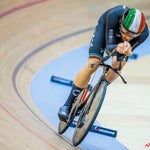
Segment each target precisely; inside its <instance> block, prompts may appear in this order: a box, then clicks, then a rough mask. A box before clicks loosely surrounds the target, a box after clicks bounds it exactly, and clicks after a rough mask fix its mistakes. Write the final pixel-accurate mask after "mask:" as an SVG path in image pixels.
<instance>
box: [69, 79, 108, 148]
mask: <svg viewBox="0 0 150 150" xmlns="http://www.w3.org/2000/svg"><path fill="white" fill-rule="evenodd" d="M106 89H107V84H106V82H105V81H104V82H102V83H101V85H100V86H99V87H97V86H95V88H94V89H93V90H92V91H91V93H90V95H89V96H88V98H87V103H86V105H85V106H84V108H83V111H82V113H81V114H80V116H79V119H78V122H77V125H76V128H75V131H74V134H73V139H72V143H73V145H74V146H77V145H79V144H80V143H81V142H82V140H83V139H84V138H85V136H86V135H87V133H88V131H89V130H90V128H91V126H92V125H93V123H94V121H95V119H96V117H97V115H98V113H99V110H100V108H101V106H102V103H103V100H104V97H105V93H106ZM91 102H92V103H91Z"/></svg>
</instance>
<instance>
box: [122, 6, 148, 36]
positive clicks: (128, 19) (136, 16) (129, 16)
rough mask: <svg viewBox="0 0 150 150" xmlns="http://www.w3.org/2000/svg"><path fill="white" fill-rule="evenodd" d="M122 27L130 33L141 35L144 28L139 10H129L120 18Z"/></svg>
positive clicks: (143, 18) (143, 21)
mask: <svg viewBox="0 0 150 150" xmlns="http://www.w3.org/2000/svg"><path fill="white" fill-rule="evenodd" d="M122 25H123V27H125V28H126V29H127V30H128V31H130V32H133V33H137V34H138V33H141V32H142V31H143V30H144V27H145V16H144V14H143V13H142V12H141V11H140V10H138V9H136V8H130V9H128V10H126V11H125V12H124V14H123V16H122Z"/></svg>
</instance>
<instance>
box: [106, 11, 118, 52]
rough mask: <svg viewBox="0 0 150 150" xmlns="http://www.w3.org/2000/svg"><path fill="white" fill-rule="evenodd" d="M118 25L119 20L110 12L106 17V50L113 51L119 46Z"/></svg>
mask: <svg viewBox="0 0 150 150" xmlns="http://www.w3.org/2000/svg"><path fill="white" fill-rule="evenodd" d="M117 23H118V21H117V18H116V17H115V16H113V15H112V14H111V13H110V12H108V13H107V17H106V31H105V39H106V49H107V50H110V51H111V50H112V49H114V48H115V47H116V46H117V41H116V35H115V34H116V29H115V27H116V24H117Z"/></svg>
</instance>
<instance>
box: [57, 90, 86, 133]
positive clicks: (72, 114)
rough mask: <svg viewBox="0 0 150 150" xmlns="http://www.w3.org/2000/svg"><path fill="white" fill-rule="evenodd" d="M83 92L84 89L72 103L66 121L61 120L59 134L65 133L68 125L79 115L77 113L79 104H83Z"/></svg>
mask: <svg viewBox="0 0 150 150" xmlns="http://www.w3.org/2000/svg"><path fill="white" fill-rule="evenodd" d="M83 93H84V90H83V91H82V92H81V93H80V94H79V96H78V97H77V98H76V100H75V101H74V103H73V104H72V107H71V110H70V113H69V117H68V120H66V121H62V120H60V121H59V126H58V133H59V134H63V133H64V132H65V131H66V130H67V129H68V127H69V126H70V124H71V123H72V121H73V119H74V118H75V116H76V115H77V113H78V111H79V106H80V105H81V103H80V101H81V98H82V95H83Z"/></svg>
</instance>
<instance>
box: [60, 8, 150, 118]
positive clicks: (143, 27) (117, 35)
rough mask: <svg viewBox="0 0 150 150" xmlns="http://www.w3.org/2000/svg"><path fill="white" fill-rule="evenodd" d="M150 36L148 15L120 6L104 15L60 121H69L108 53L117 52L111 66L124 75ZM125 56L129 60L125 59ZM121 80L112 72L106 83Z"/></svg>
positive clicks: (62, 111)
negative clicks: (138, 49)
mask: <svg viewBox="0 0 150 150" xmlns="http://www.w3.org/2000/svg"><path fill="white" fill-rule="evenodd" d="M148 35H149V30H148V26H147V24H146V20H145V15H144V14H143V13H142V12H141V11H140V10H139V9H137V8H129V7H127V6H122V5H119V6H115V7H113V8H110V9H109V10H107V11H106V12H104V13H103V14H102V15H101V16H100V18H99V20H98V23H97V25H96V27H95V30H94V34H93V37H92V39H91V43H90V47H89V59H88V61H87V63H86V65H85V66H84V67H83V69H81V71H80V72H79V73H78V74H77V75H76V77H75V79H74V83H73V86H72V89H71V92H70V94H69V96H68V99H67V100H66V102H65V104H64V105H63V106H61V107H60V109H59V112H58V116H59V119H60V120H67V118H68V115H69V111H70V108H71V106H72V103H73V101H74V99H75V98H76V97H77V96H78V95H79V93H80V92H81V91H82V90H83V89H84V88H85V87H86V85H87V84H88V82H89V80H90V77H91V75H92V74H93V73H94V72H95V71H96V70H97V68H98V66H99V65H95V66H94V67H91V64H99V63H100V62H101V59H102V58H103V55H104V52H105V51H106V53H107V54H109V53H110V52H111V51H112V50H113V49H114V48H116V52H115V53H114V54H113V56H112V61H111V66H112V67H113V68H115V69H116V70H117V71H118V72H121V70H122V68H123V67H124V66H125V64H126V62H127V61H128V57H129V56H131V55H132V53H133V50H135V49H136V47H138V46H139V45H140V44H142V43H143V42H144V41H145V40H146V39H147V37H148ZM125 55H126V56H127V57H126V59H123V58H124V56H125ZM117 77H118V75H117V74H116V73H114V71H112V70H111V69H110V70H109V71H108V73H107V76H106V82H107V83H108V85H109V84H110V83H112V82H113V81H114V80H115V79H116V78H117Z"/></svg>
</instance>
